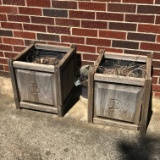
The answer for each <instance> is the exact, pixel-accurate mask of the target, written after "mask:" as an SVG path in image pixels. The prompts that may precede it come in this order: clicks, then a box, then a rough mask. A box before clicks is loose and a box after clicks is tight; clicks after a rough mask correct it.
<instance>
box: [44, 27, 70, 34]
mask: <svg viewBox="0 0 160 160" xmlns="http://www.w3.org/2000/svg"><path fill="white" fill-rule="evenodd" d="M47 30H48V32H49V33H56V34H70V28H69V27H60V26H48V28H47Z"/></svg>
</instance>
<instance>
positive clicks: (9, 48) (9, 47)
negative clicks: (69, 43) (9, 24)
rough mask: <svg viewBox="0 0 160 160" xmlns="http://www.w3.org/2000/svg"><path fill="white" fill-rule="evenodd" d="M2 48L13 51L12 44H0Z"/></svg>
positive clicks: (0, 48)
mask: <svg viewBox="0 0 160 160" xmlns="http://www.w3.org/2000/svg"><path fill="white" fill-rule="evenodd" d="M0 50H4V51H12V46H11V45H6V44H0Z"/></svg>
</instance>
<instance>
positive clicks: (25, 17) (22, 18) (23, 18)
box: [8, 15, 30, 22]
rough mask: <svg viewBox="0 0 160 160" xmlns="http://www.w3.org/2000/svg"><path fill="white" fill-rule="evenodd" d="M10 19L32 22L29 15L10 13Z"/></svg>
mask: <svg viewBox="0 0 160 160" xmlns="http://www.w3.org/2000/svg"><path fill="white" fill-rule="evenodd" d="M8 20H9V21H15V22H30V19H29V16H20V15H8Z"/></svg>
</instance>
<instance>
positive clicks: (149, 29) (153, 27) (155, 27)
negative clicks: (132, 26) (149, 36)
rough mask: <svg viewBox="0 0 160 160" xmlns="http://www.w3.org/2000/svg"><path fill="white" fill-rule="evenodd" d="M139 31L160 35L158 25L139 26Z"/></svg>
mask: <svg viewBox="0 0 160 160" xmlns="http://www.w3.org/2000/svg"><path fill="white" fill-rule="evenodd" d="M138 31H139V32H147V33H160V27H159V26H158V25H151V24H139V25H138Z"/></svg>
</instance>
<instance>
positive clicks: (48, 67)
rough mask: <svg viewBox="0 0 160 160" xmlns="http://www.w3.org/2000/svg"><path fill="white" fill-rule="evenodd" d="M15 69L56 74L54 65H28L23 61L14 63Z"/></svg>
mask: <svg viewBox="0 0 160 160" xmlns="http://www.w3.org/2000/svg"><path fill="white" fill-rule="evenodd" d="M13 67H14V68H19V69H27V70H34V71H43V72H51V73H54V66H53V65H45V64H37V63H27V62H21V61H14V62H13Z"/></svg>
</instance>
